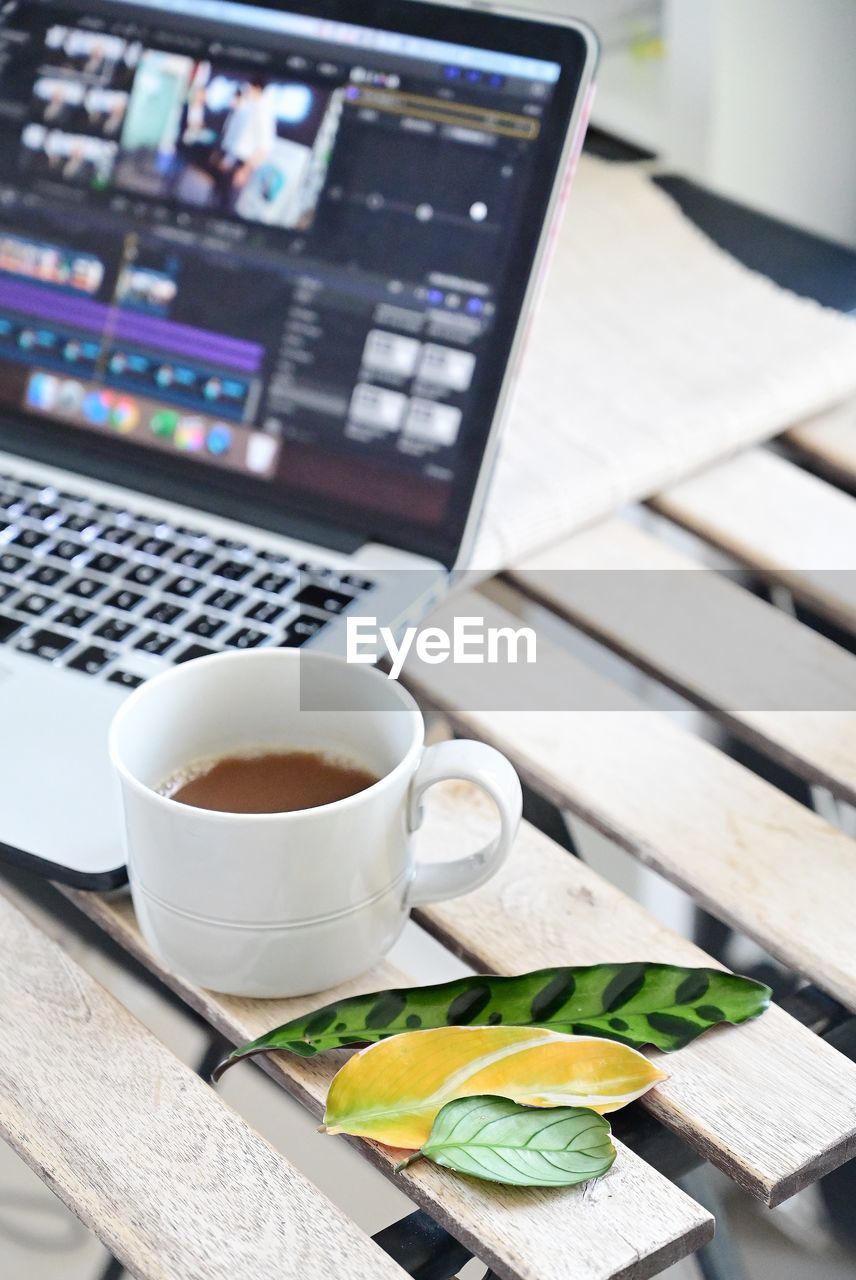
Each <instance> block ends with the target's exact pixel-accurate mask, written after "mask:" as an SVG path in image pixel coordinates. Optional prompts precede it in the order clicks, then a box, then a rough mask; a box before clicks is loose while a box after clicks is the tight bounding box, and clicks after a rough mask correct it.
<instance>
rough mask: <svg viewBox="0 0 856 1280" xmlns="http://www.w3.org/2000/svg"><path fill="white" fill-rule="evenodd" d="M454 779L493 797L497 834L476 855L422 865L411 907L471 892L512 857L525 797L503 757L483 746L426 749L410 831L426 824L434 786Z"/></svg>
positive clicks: (413, 791) (417, 871)
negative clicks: (426, 802)
mask: <svg viewBox="0 0 856 1280" xmlns="http://www.w3.org/2000/svg"><path fill="white" fill-rule="evenodd" d="M452 778H456V779H460V780H462V781H464V782H474V783H475V785H476V786H477V787H481V789H482V790H483V791H486V792H487V794H488V795H489V796H490V797H491V799H492V800H493V802H494V804H495V805H496V807H497V809H498V811H499V835H498V836H497V837H496V838H495V839H494V840H491V842H490V844H487V845H485V847H484V848H483V849H480V850H479V851H478V853H472V854H470V855H469V856H468V857H466V858H458V859H456V861H454V862H418V863H417V864H416V867H415V869H414V873H413V878H412V879H411V881H410V886H409V888H408V892H407V906H408V907H418V906H422V905H423V904H425V903H428V902H443V901H445V900H446V899H447V898H458V897H460V896H461V894H464V893H471V892H472V890H473V889H478V887H479V885H482V884H484V883H485V881H486V880H489V879H490V877H491V876H492V875H493V874H494V872H495V871H498V870H499V868H500V867H501V866H502V864H503V862H504V861H505V859H506V858H507V857H508V854H509V851H510V849H511V846H512V844H513V842H514V837H515V835H516V834H517V828H518V827H519V826H520V817H521V814H522V812H523V793H522V791H521V788H520V779H519V778H518V776H517V774H516V773H515V772H514V769H513V768H512V766H511V765H510V764H509V763H508V761H507V760H506V758H505V756H503V755H500V753H499V752H498V751H496V750H494V748H493V747H489V746H487V744H486V743H484V742H467V741H455V742H439V743H437V745H436V746H433V747H427V748H426V749H425V751H424V753H423V755H422V760H421V762H420V764H419V768H418V769H417V770H416V773H415V775H414V778H413V781H412V783H411V784H410V805H409V826H410V830H411V831H416V830H417V828H418V827H420V826H421V825H422V819H423V808H422V797H423V796H424V794H425V792H426V791H427V790H428V788H429V787H433V786H434V784H435V782H446V781H448V780H449V779H452Z"/></svg>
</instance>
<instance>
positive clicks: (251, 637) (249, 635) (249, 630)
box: [225, 627, 268, 649]
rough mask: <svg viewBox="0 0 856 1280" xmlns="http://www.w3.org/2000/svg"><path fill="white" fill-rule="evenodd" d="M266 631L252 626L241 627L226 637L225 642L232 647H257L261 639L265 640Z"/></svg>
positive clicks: (266, 636)
mask: <svg viewBox="0 0 856 1280" xmlns="http://www.w3.org/2000/svg"><path fill="white" fill-rule="evenodd" d="M267 638H268V634H267V632H266V631H256V630H255V629H254V628H253V627H242V628H241V629H240V631H234V632H233V633H232V635H230V636H227V637H226V641H225V643H226V644H228V645H231V646H232V648H233V649H257V648H258V646H259V645H260V644H261V643H262V641H263V640H267Z"/></svg>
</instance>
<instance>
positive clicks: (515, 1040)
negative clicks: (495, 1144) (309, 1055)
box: [324, 1027, 666, 1151]
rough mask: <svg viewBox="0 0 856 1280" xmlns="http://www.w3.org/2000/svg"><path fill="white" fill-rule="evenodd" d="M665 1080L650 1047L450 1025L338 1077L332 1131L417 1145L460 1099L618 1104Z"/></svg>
mask: <svg viewBox="0 0 856 1280" xmlns="http://www.w3.org/2000/svg"><path fill="white" fill-rule="evenodd" d="M665 1079H666V1072H664V1071H660V1070H659V1068H657V1067H655V1066H654V1064H653V1063H652V1062H649V1061H648V1059H647V1058H646V1057H644V1056H643V1055H642V1054H641V1053H637V1051H636V1050H635V1049H630V1048H628V1047H627V1046H626V1045H623V1044H618V1043H617V1042H615V1041H612V1040H604V1039H600V1038H598V1037H596V1036H567V1035H562V1034H561V1033H560V1032H558V1031H547V1030H543V1029H542V1030H538V1029H534V1028H531V1027H441V1028H440V1029H438V1030H434V1031H411V1032H405V1033H404V1034H402V1035H397V1036H390V1038H389V1039H388V1040H381V1041H380V1042H379V1043H378V1044H373V1045H370V1046H369V1047H368V1048H367V1049H362V1050H361V1051H360V1052H359V1053H357V1054H355V1055H354V1057H352V1058H351V1059H350V1060H349V1061H348V1062H347V1063H346V1064H345V1066H344V1067H343V1068H342V1069H341V1071H340V1072H339V1073H338V1074H337V1075H336V1077H335V1078H334V1080H333V1083H332V1084H331V1086H330V1092H329V1094H328V1096H327V1112H326V1115H325V1117H324V1120H325V1124H326V1128H327V1132H328V1133H353V1134H359V1135H360V1136H361V1137H364V1138H374V1139H375V1140H376V1141H378V1142H384V1143H386V1144H387V1145H388V1146H391V1147H402V1148H404V1149H406V1150H413V1151H415V1150H418V1148H419V1147H421V1146H422V1145H423V1143H424V1142H425V1141H426V1140H427V1138H428V1135H429V1134H430V1132H431V1126H432V1124H433V1123H434V1118H435V1116H436V1115H437V1113H438V1112H439V1111H440V1109H441V1107H443V1106H445V1104H446V1103H447V1102H451V1101H452V1099H453V1098H467V1097H473V1096H475V1095H477V1094H496V1095H499V1096H500V1097H503V1098H511V1099H512V1100H513V1101H514V1102H522V1103H528V1104H529V1105H530V1106H536V1107H557V1106H572V1107H590V1108H591V1109H592V1110H593V1111H600V1112H601V1113H604V1112H607V1111H617V1110H618V1108H619V1107H624V1106H626V1105H627V1103H628V1102H632V1101H633V1099H634V1098H638V1097H640V1095H641V1094H643V1093H647V1091H648V1090H649V1089H650V1088H651V1087H652V1086H653V1085H655V1084H656V1083H657V1082H658V1081H659V1080H665Z"/></svg>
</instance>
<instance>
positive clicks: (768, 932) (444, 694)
mask: <svg viewBox="0 0 856 1280" xmlns="http://www.w3.org/2000/svg"><path fill="white" fill-rule="evenodd" d="M454 615H457V616H460V617H469V616H475V617H483V618H484V619H485V621H486V624H487V625H489V626H496V627H500V626H516V625H518V623H517V620H516V619H513V618H512V617H511V615H509V614H508V613H507V612H506V611H504V610H503V609H500V608H499V607H498V606H496V605H494V604H492V603H491V602H490V601H488V600H486V599H485V598H484V597H482V596H466V595H465V596H458V597H456V598H455V599H454V600H453V601H450V602H449V603H447V604H446V605H445V606H444V607H443V608H442V609H440V610H438V611H437V612H436V613H435V614H433V615H432V617H431V619H430V621H431V623H432V624H434V625H439V626H441V627H445V628H446V629H448V630H451V628H452V625H453V617H454ZM472 670H473V668H471V667H466V666H461V665H453V664H447V665H444V666H435V667H427V666H426V667H424V668H423V669H421V670H420V673H419V686H418V691H419V692H420V694H421V696H423V697H424V698H427V699H429V700H430V701H431V702H432V703H433V704H434V705H435V706H437V707H438V708H439V709H441V710H442V711H443V712H444V713H445V714H446V715H447V716H448V718H449V719H450V721H452V722H453V723H454V724H455V726H456V727H457V728H458V729H460V730H461V731H464V732H469V733H471V734H473V735H474V736H477V737H480V738H483V739H485V740H486V741H488V742H492V743H493V744H494V745H495V746H497V747H499V749H500V750H502V751H504V752H505V753H506V755H508V756H509V758H510V759H511V760H512V761H513V762H514V764H515V765H516V766H517V768H518V770H519V771H520V773H521V774H522V775H523V776H524V777H525V778H526V780H527V781H529V782H530V783H531V784H532V785H533V787H534V788H535V789H536V790H539V791H541V792H542V793H543V794H544V795H546V796H547V797H548V798H549V799H552V800H555V801H556V803H558V804H559V805H564V806H566V807H567V808H569V809H571V810H573V811H574V812H575V813H578V814H579V815H580V816H581V817H583V818H585V819H586V820H587V821H588V822H590V823H591V824H592V825H594V826H595V827H597V828H598V829H599V830H601V831H602V832H603V833H604V834H605V835H607V836H609V837H610V838H612V839H614V840H615V841H617V843H618V844H620V845H621V846H622V847H623V848H625V849H627V850H628V851H629V852H631V853H634V854H635V855H636V856H637V857H639V858H640V859H641V860H642V861H643V862H646V863H648V864H649V865H651V866H653V867H655V868H656V869H657V870H658V871H660V872H662V874H663V875H665V876H666V877H667V878H668V879H670V880H672V881H674V883H676V884H678V885H680V886H681V887H682V888H684V889H686V890H687V892H688V893H690V894H691V895H692V896H693V897H694V898H695V899H696V900H697V901H698V902H700V903H701V904H702V905H703V906H705V907H707V908H708V909H709V910H710V911H711V912H713V913H714V914H715V915H716V916H718V917H720V918H721V919H723V920H726V921H727V922H728V923H730V924H732V925H734V926H735V927H736V928H737V929H740V930H742V932H744V933H746V934H747V935H748V936H749V937H751V938H754V939H755V940H756V941H758V942H759V943H760V944H761V945H762V946H764V947H766V948H767V950H768V951H769V952H770V953H771V954H772V955H775V956H777V957H778V958H779V959H780V960H782V961H783V962H784V963H785V964H787V965H788V966H789V967H790V968H792V969H794V970H796V971H797V972H798V973H802V974H805V975H806V976H807V977H810V978H811V979H812V980H813V981H815V982H817V983H818V985H819V986H821V987H823V988H824V989H825V990H827V991H829V992H830V994H832V995H834V996H836V997H838V998H839V999H840V1000H842V1001H843V1002H845V1003H847V1004H848V1005H849V1006H850V1007H852V1008H856V950H854V947H853V918H852V888H853V876H854V867H856V844H854V842H853V841H852V840H849V839H847V837H845V836H844V835H842V833H841V832H840V831H838V830H837V829H836V828H834V827H832V826H831V825H830V824H829V823H827V822H824V821H823V820H822V819H821V818H819V817H818V816H817V815H816V814H814V813H812V812H811V811H810V810H808V809H806V808H804V807H803V806H802V805H800V804H797V803H796V801H793V800H791V799H790V798H789V797H788V796H786V795H784V794H782V792H780V791H778V790H777V789H776V788H775V787H772V786H770V785H769V784H768V783H766V782H764V781H763V780H762V779H760V778H758V777H757V776H756V775H755V774H753V773H751V772H750V771H749V770H748V769H745V768H743V767H742V766H740V765H738V764H736V763H735V762H734V761H733V760H730V759H729V758H728V757H727V756H725V755H723V754H722V753H721V752H720V751H717V750H716V748H715V747H713V746H711V745H710V744H709V743H706V742H704V741H702V740H701V739H700V738H696V737H695V736H694V735H692V734H691V733H689V732H687V731H685V730H684V729H682V728H681V727H680V726H679V725H678V724H676V723H674V722H673V721H672V720H670V719H669V717H668V716H667V715H665V714H663V713H662V712H656V711H650V710H648V709H646V708H645V707H644V704H642V703H641V702H639V700H638V699H636V698H634V697H632V696H631V695H629V694H628V693H626V692H625V691H624V690H623V689H621V688H619V687H618V686H617V685H615V684H614V683H613V682H611V681H609V680H606V679H604V678H603V677H601V676H598V675H597V674H595V673H594V672H593V671H591V670H590V669H589V668H588V667H585V666H584V665H583V664H582V663H581V662H579V661H577V660H576V659H574V658H573V657H571V655H569V654H568V653H566V652H565V651H563V650H560V649H559V648H558V647H557V646H556V645H555V644H551V643H549V642H548V641H546V640H545V639H544V637H543V635H542V636H541V637H540V638H539V642H538V660H537V663H536V664H535V665H534V666H522V665H520V666H517V667H515V668H514V671H515V675H514V686H513V689H511V690H510V691H509V696H512V695H513V697H514V701H515V706H520V707H525V708H531V710H530V709H524V710H511V711H473V710H471V709H470V708H471V707H472V706H473V698H474V692H473V676H472ZM573 706H583V707H589V708H595V709H593V710H583V711H573V710H569V711H562V710H561V709H560V708H561V707H573ZM548 708H553V709H552V710H550V709H548ZM604 708H610V710H608V711H604Z"/></svg>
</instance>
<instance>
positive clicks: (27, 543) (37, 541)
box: [12, 529, 48, 551]
mask: <svg viewBox="0 0 856 1280" xmlns="http://www.w3.org/2000/svg"><path fill="white" fill-rule="evenodd" d="M47 540H48V535H47V534H46V533H42V531H41V530H40V529H22V530H21V531H20V533H18V534H16V535H15V537H14V538H13V539H12V542H13V543H14V544H16V545H17V546H19V547H27V548H28V549H29V550H30V551H32V550H33V548H34V547H40V546H41V545H42V543H43V542H47Z"/></svg>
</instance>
